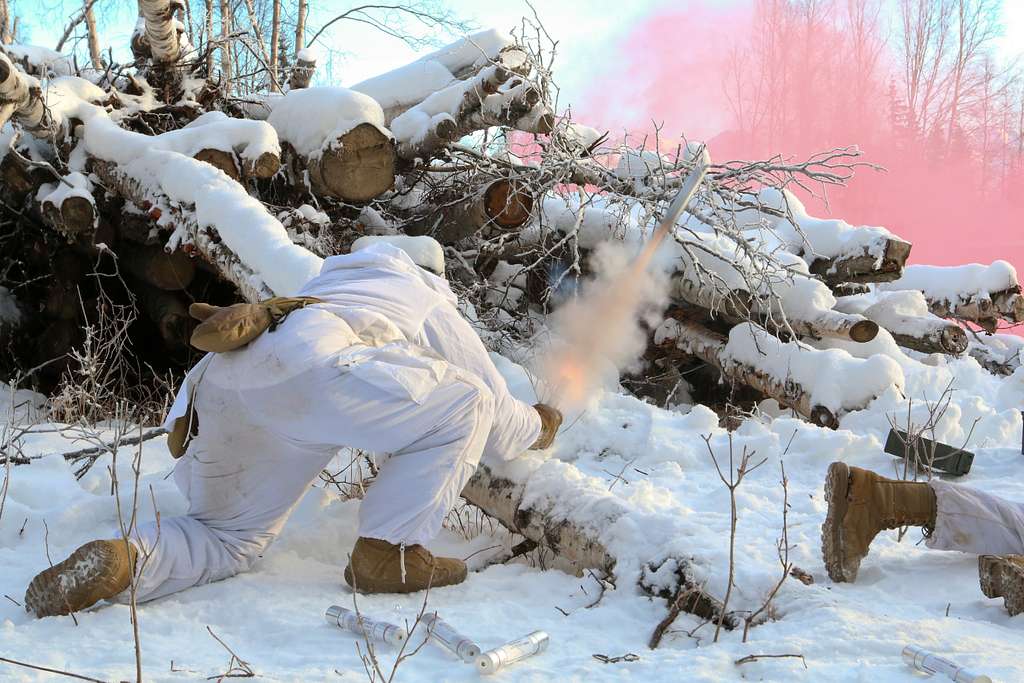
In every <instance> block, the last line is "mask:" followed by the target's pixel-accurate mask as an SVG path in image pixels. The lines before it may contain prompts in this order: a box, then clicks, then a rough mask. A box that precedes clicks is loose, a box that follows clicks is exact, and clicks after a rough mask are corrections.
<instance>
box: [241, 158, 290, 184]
mask: <svg viewBox="0 0 1024 683" xmlns="http://www.w3.org/2000/svg"><path fill="white" fill-rule="evenodd" d="M280 168H281V158H280V157H279V156H278V155H276V154H274V153H273V152H264V153H263V154H261V155H259V157H257V158H256V160H255V161H250V160H248V159H247V160H246V162H245V174H246V175H249V176H254V177H256V178H262V179H264V180H266V179H267V178H273V177H274V175H275V174H276V173H277V171H278V170H279V169H280Z"/></svg>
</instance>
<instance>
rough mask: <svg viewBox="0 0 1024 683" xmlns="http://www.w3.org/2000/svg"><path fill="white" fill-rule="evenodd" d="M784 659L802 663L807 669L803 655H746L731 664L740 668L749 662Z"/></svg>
mask: <svg viewBox="0 0 1024 683" xmlns="http://www.w3.org/2000/svg"><path fill="white" fill-rule="evenodd" d="M786 658H792V659H799V660H800V661H801V662H803V664H804V668H805V669H806V668H807V660H806V659H804V656H803V655H797V654H785V655H747V656H746V657H740V658H739V659H737V660H736V661H735V662H733V663H734V664H735V665H736V666H740V665H741V664H750V663H751V662H756V661H758V660H759V659H786Z"/></svg>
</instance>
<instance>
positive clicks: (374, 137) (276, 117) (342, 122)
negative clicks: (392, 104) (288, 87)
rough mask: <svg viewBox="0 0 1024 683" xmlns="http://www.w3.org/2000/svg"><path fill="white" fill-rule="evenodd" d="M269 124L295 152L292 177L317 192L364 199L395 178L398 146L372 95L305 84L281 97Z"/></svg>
mask: <svg viewBox="0 0 1024 683" xmlns="http://www.w3.org/2000/svg"><path fill="white" fill-rule="evenodd" d="M267 122H268V123H270V125H271V126H273V127H274V129H275V130H276V131H277V134H278V137H279V138H280V140H281V142H282V143H287V148H286V149H288V150H289V151H290V152H291V157H292V158H291V159H290V160H289V165H290V170H291V174H292V178H293V181H294V182H296V183H303V182H306V178H307V172H308V183H309V187H310V189H311V190H312V191H313V192H314V193H315V194H318V195H324V196H328V197H336V198H338V199H343V200H345V201H353V202H365V201H369V200H370V199H373V198H374V197H377V196H379V195H380V194H382V193H383V192H385V191H387V190H389V189H391V187H392V186H393V185H394V182H395V145H394V141H393V139H392V136H391V133H390V131H389V130H388V129H387V128H385V127H384V113H383V112H382V111H381V108H380V105H378V104H377V103H376V102H375V101H373V99H371V98H370V97H367V96H366V95H363V94H360V93H357V92H354V91H352V90H347V89H345V88H303V89H301V90H292V91H289V92H288V93H287V94H285V96H284V97H282V98H280V99H278V100H277V101H276V102H275V103H274V106H273V110H272V111H271V113H270V116H269V117H268V119H267Z"/></svg>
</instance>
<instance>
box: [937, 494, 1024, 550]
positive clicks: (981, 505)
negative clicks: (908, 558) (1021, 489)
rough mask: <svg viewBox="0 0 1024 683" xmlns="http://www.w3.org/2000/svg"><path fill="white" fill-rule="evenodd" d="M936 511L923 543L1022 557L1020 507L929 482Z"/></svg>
mask: <svg viewBox="0 0 1024 683" xmlns="http://www.w3.org/2000/svg"><path fill="white" fill-rule="evenodd" d="M930 485H931V487H932V490H933V491H935V497H936V502H937V508H938V512H937V514H936V516H935V531H934V532H933V533H932V535H931V538H929V539H928V540H927V541H926V542H925V543H926V545H927V546H928V547H929V548H934V549H936V550H959V551H960V552H964V553H973V554H975V555H1024V504H1021V503H1014V502H1010V501H1008V500H1004V499H1002V498H999V497H997V496H993V495H992V494H990V493H985V492H983V491H979V490H978V489H974V488H971V487H969V486H962V485H959V484H951V483H949V482H945V481H939V480H932V481H931V482H930Z"/></svg>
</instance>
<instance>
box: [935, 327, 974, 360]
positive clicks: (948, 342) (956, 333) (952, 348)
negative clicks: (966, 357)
mask: <svg viewBox="0 0 1024 683" xmlns="http://www.w3.org/2000/svg"><path fill="white" fill-rule="evenodd" d="M939 345H940V346H941V347H942V350H943V351H945V352H946V353H948V354H952V355H954V356H959V355H960V354H961V353H963V352H964V351H966V350H967V333H966V332H964V329H963V328H962V327H960V326H959V325H949V326H948V327H946V328H944V329H943V330H942V332H941V333H939Z"/></svg>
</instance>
